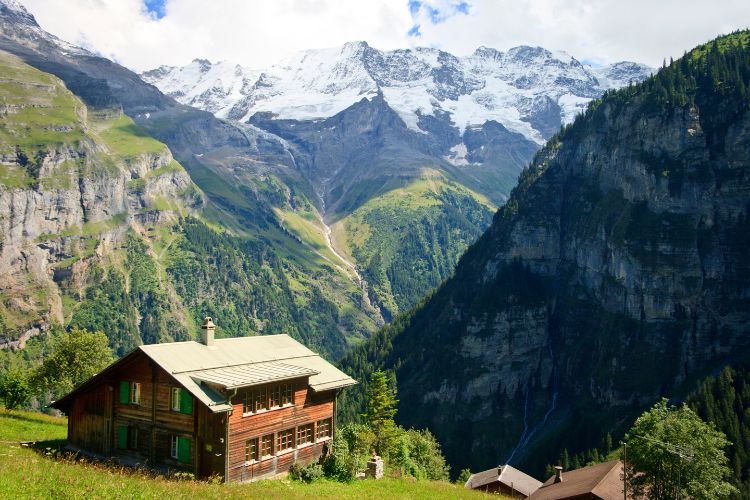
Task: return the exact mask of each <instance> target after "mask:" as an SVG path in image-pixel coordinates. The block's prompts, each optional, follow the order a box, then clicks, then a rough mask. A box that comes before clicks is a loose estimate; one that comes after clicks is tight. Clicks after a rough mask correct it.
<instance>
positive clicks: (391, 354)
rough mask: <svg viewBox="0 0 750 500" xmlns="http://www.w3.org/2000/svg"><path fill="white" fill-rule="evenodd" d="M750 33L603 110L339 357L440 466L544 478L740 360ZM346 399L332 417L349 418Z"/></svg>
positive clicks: (546, 155) (629, 90) (748, 275)
mask: <svg viewBox="0 0 750 500" xmlns="http://www.w3.org/2000/svg"><path fill="white" fill-rule="evenodd" d="M749 39H750V33H748V32H747V31H742V32H738V33H734V34H732V35H728V36H724V37H720V38H718V39H717V40H715V41H713V42H710V43H708V44H706V45H703V46H700V47H698V48H696V49H694V50H692V51H690V52H689V53H687V54H686V55H685V56H684V57H682V58H680V59H678V60H676V61H673V62H671V63H670V64H666V65H665V67H664V68H662V69H661V70H660V71H659V73H658V74H657V75H655V76H654V77H652V78H650V79H648V80H647V81H645V82H644V83H643V84H639V85H631V86H629V87H626V88H624V89H621V90H618V91H613V92H608V93H607V94H606V95H605V96H604V97H603V98H602V99H600V100H597V101H595V102H593V103H592V104H591V105H590V106H589V108H588V109H587V111H586V112H585V113H584V114H583V115H581V116H579V117H578V118H577V119H576V120H575V122H574V123H573V124H572V125H570V126H568V127H565V128H564V130H562V131H561V132H560V133H559V134H558V135H556V136H555V137H553V138H552V139H551V140H550V141H549V142H548V143H547V145H546V146H545V147H544V148H543V149H542V151H540V152H539V153H538V154H537V156H536V158H535V159H534V161H533V163H532V164H531V165H530V166H529V167H528V168H527V169H525V170H524V172H523V173H522V175H521V178H520V179H519V184H518V186H517V187H516V188H515V189H514V191H513V193H512V195H511V197H510V199H509V201H508V203H506V204H505V205H504V206H503V207H502V208H501V209H500V210H499V211H498V212H497V214H496V215H495V218H494V221H493V224H492V226H491V227H490V229H489V230H488V231H487V232H486V233H485V234H484V235H483V236H482V237H481V238H480V240H479V241H478V242H477V243H476V244H474V245H473V246H472V247H471V248H470V249H469V250H468V251H467V252H466V254H465V255H464V256H463V258H462V259H461V261H460V262H459V264H458V267H457V270H456V272H455V274H454V275H453V277H451V278H450V279H449V280H447V281H446V282H445V283H444V284H443V285H442V286H441V287H440V288H439V289H438V290H437V291H436V292H435V293H434V294H433V295H432V296H431V297H430V298H429V299H428V300H427V301H426V302H425V303H423V304H421V305H420V306H418V307H416V308H415V309H414V310H413V311H411V312H410V313H408V314H406V315H403V316H401V317H400V318H397V319H396V321H394V323H393V324H392V325H391V326H389V327H386V328H385V329H383V330H382V331H381V332H379V333H378V334H377V335H375V336H374V337H373V338H372V339H371V340H370V341H369V342H368V343H367V344H366V345H364V346H362V347H361V348H360V349H357V350H356V351H354V352H353V353H352V354H351V355H349V356H347V357H346V358H345V359H344V360H343V361H342V363H341V365H342V367H343V368H344V369H345V370H347V371H348V373H351V374H352V375H353V376H354V377H356V378H358V379H366V378H367V376H368V374H369V373H370V372H371V371H372V370H374V369H378V368H385V369H389V370H392V371H394V372H395V375H396V377H397V379H398V382H399V390H400V395H399V397H400V403H399V410H400V411H399V415H400V419H401V423H403V424H404V425H415V426H426V427H429V428H430V429H431V430H432V431H433V432H434V433H435V435H436V437H437V438H438V439H439V440H440V441H441V443H442V444H443V447H444V450H445V452H446V457H447V458H448V460H449V462H450V463H451V464H453V465H454V467H458V468H462V467H465V466H471V467H472V469H477V470H481V469H484V468H487V467H490V466H493V465H495V464H497V463H504V462H506V461H508V462H510V463H512V464H519V465H520V466H521V467H524V468H526V469H527V470H529V471H530V472H532V473H536V474H541V473H542V470H543V466H544V464H545V463H547V462H551V461H553V460H554V459H555V457H557V456H558V455H559V454H560V453H561V452H562V451H563V449H567V450H568V451H569V453H570V454H576V453H578V452H580V451H584V450H588V449H591V448H592V447H598V446H601V440H602V434H603V433H606V431H607V430H610V431H611V432H612V433H613V434H618V435H619V434H621V433H622V432H623V431H624V430H625V429H626V428H627V426H628V425H629V424H630V423H631V422H632V420H633V419H634V418H635V416H637V415H638V413H639V412H640V411H641V410H642V409H643V408H645V407H646V406H647V405H649V404H650V403H652V402H653V401H655V400H657V399H658V398H659V397H661V396H664V395H666V396H670V395H672V394H674V393H676V392H678V391H679V390H687V389H689V386H687V387H686V386H685V384H686V383H687V382H688V381H690V380H695V377H696V376H700V375H701V374H705V373H707V371H708V370H711V369H712V368H713V367H715V366H722V365H724V364H726V363H727V362H729V361H732V360H734V359H737V358H742V357H744V356H745V353H747V352H748V351H747V348H748V338H749V337H748V335H747V333H748V331H747V324H748V321H749V320H750V318H749V317H748V307H747V306H748V297H747V293H746V290H747V289H748V283H750V260H749V259H748V254H747V248H748V241H747V235H748V234H750V226H749V225H748V224H749V223H750V214H749V213H748V210H749V206H750V205H749V204H748V199H750V178H749V175H750V155H748V151H750V133H748V130H750V125H749V124H750V113H748V109H750V99H748V86H749V85H750V48H749V47H748V40H749ZM360 401H361V400H359V399H357V397H356V395H355V394H353V395H352V397H351V398H350V399H349V400H348V401H345V402H343V401H342V406H345V407H347V409H346V410H345V411H346V412H347V415H348V416H349V417H350V418H351V417H353V416H355V415H356V414H357V412H358V409H357V408H358V407H359V404H360Z"/></svg>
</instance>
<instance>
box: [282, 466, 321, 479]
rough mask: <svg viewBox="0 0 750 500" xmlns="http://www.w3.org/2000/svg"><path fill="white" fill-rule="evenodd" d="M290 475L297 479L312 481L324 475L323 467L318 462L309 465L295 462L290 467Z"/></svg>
mask: <svg viewBox="0 0 750 500" xmlns="http://www.w3.org/2000/svg"><path fill="white" fill-rule="evenodd" d="M289 477H290V478H291V479H293V480H295V481H303V482H305V483H312V482H313V481H316V480H318V479H320V478H321V477H323V467H322V466H321V465H320V464H317V463H312V464H310V465H308V466H304V465H301V464H294V465H292V466H291V467H290V468H289Z"/></svg>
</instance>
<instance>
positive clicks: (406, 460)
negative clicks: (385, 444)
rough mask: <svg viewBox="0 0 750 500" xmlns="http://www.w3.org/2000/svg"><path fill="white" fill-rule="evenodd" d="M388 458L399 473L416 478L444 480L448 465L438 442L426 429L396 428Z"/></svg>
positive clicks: (446, 476) (446, 477)
mask: <svg viewBox="0 0 750 500" xmlns="http://www.w3.org/2000/svg"><path fill="white" fill-rule="evenodd" d="M388 452H389V453H388V460H389V462H390V464H391V465H392V466H394V467H400V468H401V473H402V474H405V475H409V476H413V477H415V478H417V479H431V480H434V481H444V480H447V479H448V472H449V467H448V465H446V463H445V458H444V457H443V454H442V452H441V451H440V444H439V443H438V442H437V440H436V439H435V436H433V435H432V433H430V431H428V430H416V429H409V430H404V429H403V428H401V427H398V428H397V432H396V436H395V438H394V439H393V444H392V446H391V448H390V449H389V450H388Z"/></svg>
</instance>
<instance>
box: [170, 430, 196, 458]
mask: <svg viewBox="0 0 750 500" xmlns="http://www.w3.org/2000/svg"><path fill="white" fill-rule="evenodd" d="M171 445H172V446H171V450H170V455H169V456H171V457H172V458H176V459H177V460H179V461H180V462H183V463H186V464H189V463H190V455H191V453H192V448H193V443H192V441H191V440H190V438H186V437H182V436H177V435H174V434H173V435H172V438H171Z"/></svg>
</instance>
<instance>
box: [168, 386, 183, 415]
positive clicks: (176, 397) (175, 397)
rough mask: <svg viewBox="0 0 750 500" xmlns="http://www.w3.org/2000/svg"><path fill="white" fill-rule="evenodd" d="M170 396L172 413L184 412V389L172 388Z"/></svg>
mask: <svg viewBox="0 0 750 500" xmlns="http://www.w3.org/2000/svg"><path fill="white" fill-rule="evenodd" d="M169 394H170V398H171V401H170V403H169V409H170V410H171V411H176V412H182V408H181V406H182V402H181V401H182V389H181V388H179V387H176V386H172V388H171V390H170V391H169Z"/></svg>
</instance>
